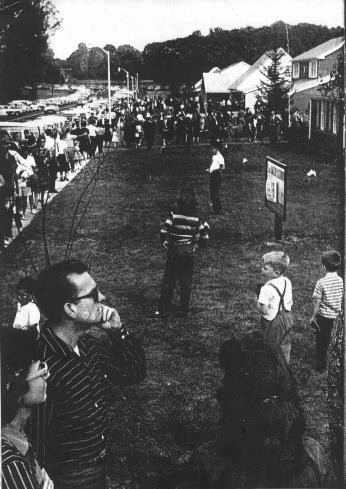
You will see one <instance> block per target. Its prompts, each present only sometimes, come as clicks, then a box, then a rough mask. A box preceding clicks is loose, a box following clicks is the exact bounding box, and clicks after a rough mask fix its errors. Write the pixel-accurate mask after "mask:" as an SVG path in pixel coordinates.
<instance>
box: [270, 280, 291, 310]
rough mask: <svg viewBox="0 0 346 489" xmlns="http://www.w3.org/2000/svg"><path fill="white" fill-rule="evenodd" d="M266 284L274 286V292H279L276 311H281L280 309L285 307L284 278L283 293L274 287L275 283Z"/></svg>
mask: <svg viewBox="0 0 346 489" xmlns="http://www.w3.org/2000/svg"><path fill="white" fill-rule="evenodd" d="M268 285H271V286H272V287H274V289H275V290H276V292H277V293H278V294H279V296H280V303H279V309H278V312H279V311H281V309H285V307H284V297H285V292H286V285H287V284H286V280H285V288H284V291H283V293H282V294H281V292H280V290H279V289H278V288H277V287H276V285H274V284H272V283H270V284H268Z"/></svg>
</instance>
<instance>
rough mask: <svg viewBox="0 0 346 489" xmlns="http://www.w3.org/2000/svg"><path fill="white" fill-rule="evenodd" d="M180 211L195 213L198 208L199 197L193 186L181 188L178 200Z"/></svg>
mask: <svg viewBox="0 0 346 489" xmlns="http://www.w3.org/2000/svg"><path fill="white" fill-rule="evenodd" d="M177 204H178V208H179V211H180V212H181V213H182V214H195V212H196V210H197V197H196V193H195V190H194V188H193V187H184V188H182V189H181V190H180V194H179V198H178V200H177Z"/></svg>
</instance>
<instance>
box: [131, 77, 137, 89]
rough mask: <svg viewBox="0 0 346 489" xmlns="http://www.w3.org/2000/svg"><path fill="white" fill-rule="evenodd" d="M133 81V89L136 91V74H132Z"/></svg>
mask: <svg viewBox="0 0 346 489" xmlns="http://www.w3.org/2000/svg"><path fill="white" fill-rule="evenodd" d="M130 76H131V75H130ZM131 82H132V91H133V92H134V91H135V89H136V78H135V77H134V76H131Z"/></svg>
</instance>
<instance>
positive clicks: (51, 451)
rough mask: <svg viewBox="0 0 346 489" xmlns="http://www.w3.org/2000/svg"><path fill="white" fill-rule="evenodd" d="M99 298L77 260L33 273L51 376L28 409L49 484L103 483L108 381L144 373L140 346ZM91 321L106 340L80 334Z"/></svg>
mask: <svg viewBox="0 0 346 489" xmlns="http://www.w3.org/2000/svg"><path fill="white" fill-rule="evenodd" d="M104 299H105V297H104V296H103V295H102V293H101V292H100V291H99V289H98V287H97V285H96V283H95V281H94V279H93V278H92V277H91V275H90V274H89V273H88V267H87V266H86V265H85V264H84V263H83V262H81V261H79V260H68V261H63V262H60V263H56V264H54V265H51V266H49V267H47V268H46V269H45V270H43V271H42V272H41V273H40V275H39V277H38V281H37V290H36V300H37V303H38V306H39V307H40V309H41V311H42V312H43V313H44V314H45V316H46V317H47V319H48V321H47V323H46V324H45V325H44V327H43V329H42V334H41V337H40V339H39V344H38V358H40V359H42V360H44V361H45V362H46V363H47V365H48V368H49V371H50V379H49V383H48V389H47V401H46V402H45V403H44V404H41V405H39V406H37V408H36V409H35V410H34V412H33V413H32V414H33V416H32V419H31V424H30V435H31V442H32V444H33V446H34V447H35V449H36V453H37V455H38V457H39V459H40V460H41V461H43V460H44V463H45V467H47V470H48V467H49V472H50V474H51V478H52V480H53V481H54V488H55V489H77V488H83V489H105V488H106V477H105V449H106V431H107V400H108V396H109V394H110V389H111V387H112V384H116V385H129V384H137V383H139V382H140V381H141V380H143V379H144V378H145V375H146V364H145V354H144V351H143V349H142V347H141V346H140V345H139V343H138V341H137V340H136V339H135V338H134V337H133V335H131V334H130V333H128V332H127V331H126V329H125V328H124V327H123V326H122V324H121V320H120V317H119V314H118V313H117V311H116V310H115V309H113V308H111V307H109V306H106V305H104V304H103V301H104ZM91 326H98V327H99V328H100V329H101V330H102V331H104V332H106V333H107V336H108V337H107V338H106V340H104V341H99V338H100V336H99V335H97V338H98V339H96V338H95V336H92V335H91V334H86V333H87V332H88V330H89V329H90V328H91ZM101 339H102V335H101Z"/></svg>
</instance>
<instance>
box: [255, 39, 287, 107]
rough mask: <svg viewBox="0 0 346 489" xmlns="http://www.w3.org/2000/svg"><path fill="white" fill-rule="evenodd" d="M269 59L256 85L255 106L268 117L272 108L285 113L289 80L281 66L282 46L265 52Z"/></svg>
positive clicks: (283, 52)
mask: <svg viewBox="0 0 346 489" xmlns="http://www.w3.org/2000/svg"><path fill="white" fill-rule="evenodd" d="M266 54H267V55H268V56H269V58H270V59H271V63H270V65H269V66H268V67H267V68H263V70H262V74H263V75H264V77H265V79H263V80H262V81H261V83H260V85H259V87H258V95H257V102H256V104H257V107H258V109H259V111H260V112H262V113H263V114H264V116H265V117H268V116H269V114H270V113H271V111H272V110H274V112H275V113H279V114H281V116H282V117H286V115H287V105H288V91H289V88H290V86H289V82H288V78H287V74H286V73H285V70H284V69H283V67H282V64H281V59H282V57H283V56H284V55H285V51H284V50H283V49H282V48H276V49H273V50H272V51H269V52H267V53H266Z"/></svg>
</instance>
